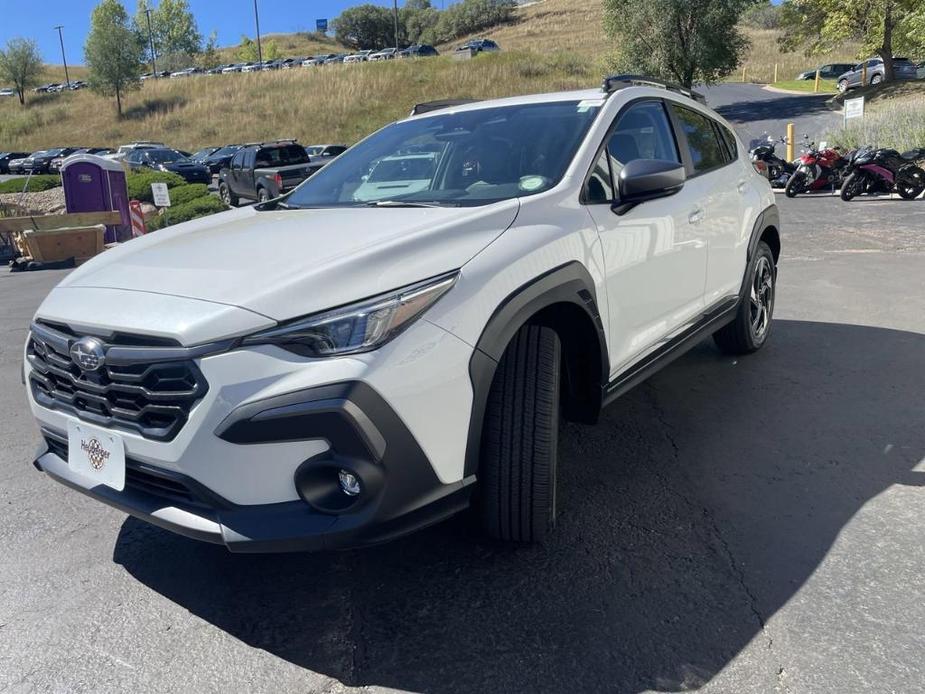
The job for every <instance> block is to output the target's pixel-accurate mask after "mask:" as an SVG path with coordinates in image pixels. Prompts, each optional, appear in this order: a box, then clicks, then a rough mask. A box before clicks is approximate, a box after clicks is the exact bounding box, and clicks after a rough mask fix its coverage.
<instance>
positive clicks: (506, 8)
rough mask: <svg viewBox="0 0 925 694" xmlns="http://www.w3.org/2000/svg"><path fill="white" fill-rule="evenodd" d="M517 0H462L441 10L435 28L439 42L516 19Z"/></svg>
mask: <svg viewBox="0 0 925 694" xmlns="http://www.w3.org/2000/svg"><path fill="white" fill-rule="evenodd" d="M516 9H517V3H516V2H515V0H462V2H458V3H456V4H455V5H450V6H449V7H448V8H446V9H445V10H444V11H442V12H440V17H439V20H438V22H437V26H436V27H435V28H434V32H435V38H436V40H437V41H438V42H442V41H450V40H452V39H455V38H459V37H461V36H465V35H467V34H475V33H477V32H479V31H482V30H484V29H490V28H492V27H496V26H498V25H499V24H506V23H508V22H510V21H512V20H513V19H514V11H515V10H516Z"/></svg>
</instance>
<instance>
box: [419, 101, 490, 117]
mask: <svg viewBox="0 0 925 694" xmlns="http://www.w3.org/2000/svg"><path fill="white" fill-rule="evenodd" d="M476 101H479V99H440V100H439V101H425V102H424V103H421V104H415V105H414V107H413V108H412V109H411V115H412V116H419V115H421V114H422V113H430V112H431V111H439V110H440V109H443V108H451V107H453V106H462V105H463V104H474V103H475V102H476Z"/></svg>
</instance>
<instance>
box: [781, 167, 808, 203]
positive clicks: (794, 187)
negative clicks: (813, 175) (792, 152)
mask: <svg viewBox="0 0 925 694" xmlns="http://www.w3.org/2000/svg"><path fill="white" fill-rule="evenodd" d="M804 190H806V174H805V173H801V172H800V171H797V172H796V173H794V174H793V176H791V177H790V180H789V181H787V187H786V188H784V193H786V194H787V197H788V198H795V197H796V196H797V195H799V194H800V193H802V192H803V191H804Z"/></svg>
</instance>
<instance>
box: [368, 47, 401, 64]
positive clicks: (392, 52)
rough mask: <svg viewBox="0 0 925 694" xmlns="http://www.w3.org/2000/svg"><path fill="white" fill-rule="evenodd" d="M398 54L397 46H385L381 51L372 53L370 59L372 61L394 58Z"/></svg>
mask: <svg viewBox="0 0 925 694" xmlns="http://www.w3.org/2000/svg"><path fill="white" fill-rule="evenodd" d="M397 55H398V49H397V48H383V49H382V50H381V51H377V52H375V53H370V54H369V58H368V60H369V61H370V62H371V63H375V62H378V61H380V60H392V59H394V58H395V57H396V56H397Z"/></svg>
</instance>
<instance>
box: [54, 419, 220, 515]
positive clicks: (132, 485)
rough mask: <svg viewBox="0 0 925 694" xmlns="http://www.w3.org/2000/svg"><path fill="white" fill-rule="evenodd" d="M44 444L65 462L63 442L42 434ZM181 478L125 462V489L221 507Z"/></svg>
mask: <svg viewBox="0 0 925 694" xmlns="http://www.w3.org/2000/svg"><path fill="white" fill-rule="evenodd" d="M45 443H47V444H48V450H49V451H51V452H52V453H54V454H55V455H57V456H58V457H59V458H61V460H64V461H67V451H68V445H67V441H66V440H65V439H59V438H58V437H57V436H52V435H50V434H46V435H45ZM181 477H182V476H180V475H175V474H171V473H170V472H167V471H166V470H160V469H158V468H155V467H153V466H151V465H146V464H145V463H141V462H138V461H137V460H132V459H131V458H127V459H126V460H125V487H126V489H132V490H135V491H139V492H144V493H145V494H150V495H152V496H156V497H159V498H161V499H163V500H165V501H168V502H171V503H174V504H177V503H179V504H181V505H183V506H195V507H198V508H210V509H211V508H213V507H215V506H221V505H222V503H221V502H222V500H220V499H218V498H217V497H214V495H212V494H205V493H204V492H200V491H196V490H195V489H194V488H193V485H192V484H187V483H186V482H185V481H184V480H183V479H181ZM210 497H211V498H210Z"/></svg>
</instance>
